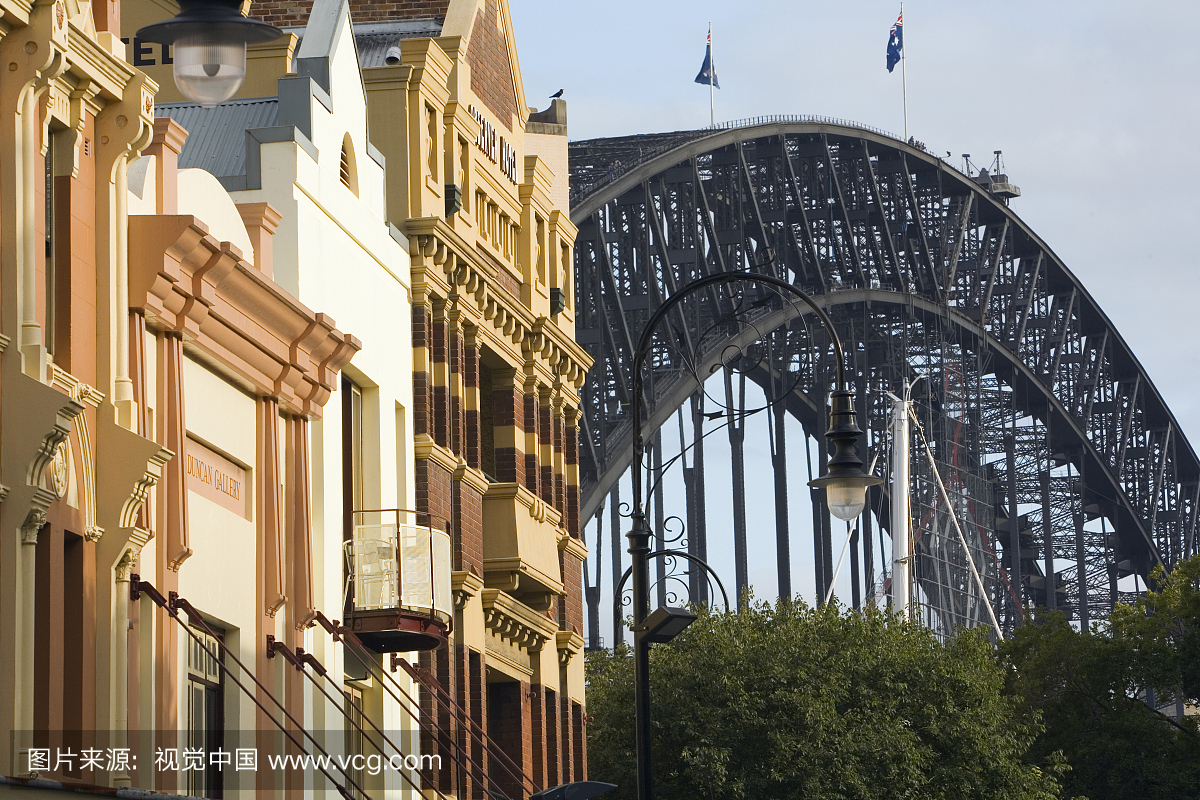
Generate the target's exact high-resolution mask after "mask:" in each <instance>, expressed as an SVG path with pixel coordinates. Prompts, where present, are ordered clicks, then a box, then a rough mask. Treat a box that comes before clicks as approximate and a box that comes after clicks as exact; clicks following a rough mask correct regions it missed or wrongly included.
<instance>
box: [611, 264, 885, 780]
mask: <svg viewBox="0 0 1200 800" xmlns="http://www.w3.org/2000/svg"><path fill="white" fill-rule="evenodd" d="M740 282H749V283H759V284H767V285H769V286H772V287H774V288H776V289H778V290H781V291H783V292H786V293H789V294H791V295H793V296H794V297H796V298H797V299H799V300H801V301H803V302H804V303H805V304H806V305H808V307H809V308H811V309H812V310H813V311H814V312H815V313H816V315H817V318H818V319H820V321H821V324H822V325H823V326H824V327H825V332H826V333H827V334H829V339H830V341H831V342H832V343H833V352H834V359H835V361H836V364H835V367H836V370H837V382H836V386H835V388H834V390H833V391H832V392H831V393H830V396H829V400H830V407H829V430H828V431H826V433H825V437H826V438H827V439H828V440H829V443H830V445H831V446H832V452H831V455H830V458H829V465H828V468H827V470H826V474H825V475H824V476H822V477H820V478H817V479H815V480H813V481H811V482H810V483H809V485H810V486H812V487H814V488H823V489H825V494H826V498H827V501H828V504H829V510H830V512H832V513H833V514H834V516H836V517H838V519H844V520H852V519H854V518H855V517H857V516H858V515H859V514H860V513H862V510H863V508H865V507H866V496H867V487H868V486H872V485H875V484H878V483H882V482H883V479H882V478H876V477H874V476H871V475H868V474H866V473H864V472H863V469H862V466H863V462H862V459H860V458H859V457H858V453H857V444H858V441H859V439H860V438H861V437H862V431H861V430H860V429H859V427H858V425H857V424H856V422H855V413H854V392H852V391H850V390H848V389H847V388H846V373H845V369H846V368H845V363H844V361H845V359H844V356H843V353H842V343H841V340H840V339H838V335H837V331H835V330H834V327H833V322H832V321H831V320H830V319H829V316H828V315H827V314H826V313H825V312H824V310H822V309H821V308H820V306H818V305H817V304H816V303H815V302H814V301H813V299H812V297H810V296H809V295H808V294H807V293H806V292H804V291H803V290H801V289H798V288H796V287H795V286H793V285H792V284H790V283H788V282H787V281H785V280H782V279H780V278H776V277H774V276H772V275H760V274H756V273H752V272H743V271H736V272H724V273H721V274H719V275H709V276H707V277H704V278H701V279H700V280H697V281H693V282H692V283H689V284H687V285H686V286H684V287H683V288H682V289H680V290H678V291H676V292H675V293H674V294H672V295H671V296H670V297H669V298H667V300H666V302H664V303H663V304H662V305H661V306H659V307H658V309H657V310H655V312H654V314H653V315H651V317H650V319H649V320H648V321H647V323H646V327H645V329H643V331H642V335H641V337H640V338H639V339H638V343H637V348H636V349H635V350H634V353H633V380H632V387H633V396H632V398H631V401H630V412H631V414H632V419H633V426H634V435H633V511H632V512H631V514H630V517H631V519H632V525H631V527H630V530H629V533H628V534H626V539H628V541H629V550H628V552H629V555H630V558H631V561H632V564H631V567H630V570H631V572H632V576H631V577H632V578H633V626H632V628H631V630H632V631H633V641H634V683H635V687H634V689H635V696H636V700H635V703H636V714H637V722H636V726H637V743H636V747H637V796H638V800H652V798H653V794H654V787H653V781H652V779H651V768H650V645H651V644H652V643H655V642H664V641H668V640H669V639H670V638H671V637H672V636H674V635H675V634H676V633H678V632H679V631H681V630H682V629H683V628H685V627H687V624H688V623H690V622H691V620H688V619H686V618H682V617H680V616H679V615H678V614H677V613H675V612H677V611H679V610H678V609H659V610H658V611H656V612H654V614H651V613H650V539H651V536H652V532H651V531H650V526H649V524H648V523H647V521H646V512H645V510H644V509H643V507H642V470H641V463H642V459H643V457H644V456H645V451H646V442H645V438H644V436H643V434H642V370H643V368H644V367H645V363H646V357H647V356H648V355H649V354H650V348H651V345H652V344H653V341H654V331H655V329H656V328H657V327H658V325H659V323H660V322H662V321H663V319H665V318H666V316H667V314H668V313H670V311H671V309H673V308H674V307H675V306H677V305H679V304H680V303H681V302H682V301H683V300H685V299H686V298H688V297H690V296H691V295H693V294H696V293H697V292H700V291H703V290H705V289H708V288H710V287H712V286H717V285H724V284H731V283H740ZM684 613H685V614H686V613H687V612H684ZM693 619H694V617H693Z"/></svg>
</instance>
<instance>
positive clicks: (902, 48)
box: [900, 2, 908, 142]
mask: <svg viewBox="0 0 1200 800" xmlns="http://www.w3.org/2000/svg"><path fill="white" fill-rule="evenodd" d="M900 20H901V21H902V22H903V20H904V3H903V2H901V3H900ZM900 36H901V39H900V85H901V87H903V96H904V141H906V142H907V141H908V75H907V73H905V71H904V52H905V51H906V50H908V47H907V45H908V42H906V41H904V39H906V38H908V37H906V36H905V35H904V28H903V27H901V28H900Z"/></svg>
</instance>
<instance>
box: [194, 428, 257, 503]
mask: <svg viewBox="0 0 1200 800" xmlns="http://www.w3.org/2000/svg"><path fill="white" fill-rule="evenodd" d="M184 473H185V474H186V475H187V488H188V491H190V492H194V493H196V494H198V495H200V496H201V497H203V498H205V499H206V500H211V501H212V502H214V503H216V504H217V505H219V506H221V507H223V508H226V509H229V510H230V511H232V512H233V513H235V514H237V515H238V516H241V517H245V518H246V519H250V505H249V502H248V497H247V486H246V470H245V469H244V468H243V467H241V466H239V465H237V464H235V463H233V462H232V461H230V460H229V459H228V458H226V457H225V456H223V455H221V454H220V453H218V452H216V451H215V450H212V449H210V448H208V447H205V446H204V445H202V444H200V443H199V442H197V441H196V440H194V439H188V441H187V452H186V453H185V454H184Z"/></svg>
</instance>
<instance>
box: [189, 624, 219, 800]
mask: <svg viewBox="0 0 1200 800" xmlns="http://www.w3.org/2000/svg"><path fill="white" fill-rule="evenodd" d="M210 627H211V626H210ZM191 630H192V633H194V634H196V639H193V638H191V637H190V636H189V637H188V696H187V744H186V745H185V746H186V747H187V748H188V749H189V750H192V751H193V752H195V751H196V750H197V749H199V750H200V751H201V752H203V753H204V754H205V765H204V766H205V768H204V769H203V770H188V771H187V773H186V774H187V776H188V785H187V789H188V794H190V795H193V796H195V797H221V796H222V786H221V770H220V769H219V768H220V767H221V766H222V765H220V764H210V763H208V761H209V759H208V757H207V754H208V753H213V752H216V751H218V750H224V749H225V748H224V744H225V721H224V708H225V689H224V683H225V680H224V679H225V675H224V673H225V670H224V668H223V666H222V661H223V657H224V656H223V653H222V652H221V643H222V642H223V639H224V637H222V636H221V635H220V634H218V636H212V635H210V634H209V633H207V632H206V631H205V630H204V629H203V628H198V627H196V626H192V629H191ZM197 639H199V641H197ZM201 642H203V645H201ZM205 648H207V650H208V651H207V652H206V651H205ZM214 656H215V657H214ZM181 763H182V758H181Z"/></svg>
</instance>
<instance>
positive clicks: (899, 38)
mask: <svg viewBox="0 0 1200 800" xmlns="http://www.w3.org/2000/svg"><path fill="white" fill-rule="evenodd" d="M903 50H904V12H903V11H901V12H900V16H898V17H896V24H895V25H893V26H892V30H891V32H890V33H888V49H887V57H888V72H891V71H892V70H893V69H894V68H895V67H896V63H897V62H899V61H900V53H901V52H902V51H903ZM697 80H699V78H697Z"/></svg>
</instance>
